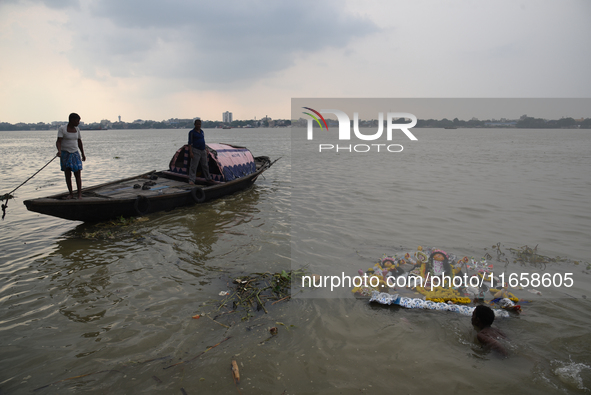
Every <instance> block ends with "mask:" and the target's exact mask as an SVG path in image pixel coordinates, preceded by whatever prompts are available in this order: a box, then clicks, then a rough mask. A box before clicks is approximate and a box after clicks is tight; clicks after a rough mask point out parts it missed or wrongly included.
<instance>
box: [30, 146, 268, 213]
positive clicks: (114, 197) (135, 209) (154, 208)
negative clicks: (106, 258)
mask: <svg viewBox="0 0 591 395" xmlns="http://www.w3.org/2000/svg"><path fill="white" fill-rule="evenodd" d="M257 159H258V158H257ZM271 165H272V163H271V162H270V161H269V159H268V158H266V157H264V159H261V160H257V170H256V172H255V173H252V174H249V175H247V176H245V177H241V178H238V179H235V180H232V181H229V182H219V183H215V184H213V185H212V184H207V183H205V182H203V183H201V184H199V183H198V182H199V181H198V180H197V181H196V182H197V185H189V184H188V182H187V180H186V178H183V177H180V176H178V175H174V174H170V172H168V171H160V172H157V171H151V172H148V173H144V174H140V175H138V176H136V177H130V178H126V179H123V180H118V181H115V182H111V183H106V184H101V185H97V186H93V187H89V188H84V189H83V190H82V196H83V197H82V199H69V200H67V199H66V197H67V196H68V193H62V194H59V195H53V196H48V197H44V198H38V199H31V200H26V201H24V204H25V206H26V207H27V209H28V210H29V211H33V212H36V213H40V214H45V215H51V216H54V217H59V218H63V219H68V220H72V221H84V222H100V221H107V220H110V219H115V218H120V217H137V216H142V215H146V214H150V213H155V212H159V211H170V210H172V209H174V208H177V207H183V206H188V205H193V204H201V203H204V202H207V201H211V200H215V199H218V198H220V197H223V196H226V195H230V194H233V193H236V192H239V191H242V190H245V189H247V188H249V187H251V186H252V185H253V184H254V182H255V181H256V179H257V178H258V177H259V175H261V174H262V173H263V172H264V171H265V170H267V169H268V168H269V167H270V166H271ZM151 179H156V180H155V181H151ZM150 182H152V183H153V184H154V185H152V186H151V187H150V188H149V189H148V188H146V189H142V188H137V186H138V185H140V184H138V183H144V184H146V183H150ZM134 186H135V187H134Z"/></svg>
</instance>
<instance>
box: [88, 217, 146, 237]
mask: <svg viewBox="0 0 591 395" xmlns="http://www.w3.org/2000/svg"><path fill="white" fill-rule="evenodd" d="M147 220H148V219H147V218H145V217H139V218H135V217H130V218H125V217H120V218H117V219H112V220H110V221H107V222H102V223H100V224H98V225H96V227H93V228H92V231H85V232H83V233H82V235H81V236H82V238H83V239H89V240H106V239H114V238H116V237H120V236H121V232H122V231H124V230H125V231H127V230H128V229H125V228H126V227H128V226H130V225H133V224H136V223H138V222H143V221H147ZM127 233H129V236H133V235H135V233H136V232H135V231H130V232H127Z"/></svg>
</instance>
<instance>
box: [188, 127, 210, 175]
mask: <svg viewBox="0 0 591 395" xmlns="http://www.w3.org/2000/svg"><path fill="white" fill-rule="evenodd" d="M189 148H190V150H189V155H190V156H191V167H190V168H189V184H191V185H195V175H196V174H197V166H198V165H199V164H201V173H202V174H203V177H204V178H205V180H206V181H211V176H210V175H209V165H208V164H207V150H206V149H205V135H204V134H203V130H201V119H200V118H197V119H196V120H195V127H194V128H193V130H191V131H190V132H189Z"/></svg>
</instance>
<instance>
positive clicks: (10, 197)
mask: <svg viewBox="0 0 591 395" xmlns="http://www.w3.org/2000/svg"><path fill="white" fill-rule="evenodd" d="M55 158H57V156H54V157H53V158H51V160H50V161H49V162H47V163H46V164H45V166H43V167H42V168H40V169H39V170H37V171H36V172H35V174H33V175H32V176H31V177H29V178H27V179H26V180H25V181H24V182H23V183H22V184H20V185H19V186H18V187H16V188H14V189H13V190H12V191H10V192H8V193H6V194H4V195H3V196H2V197H0V201H2V200H6V203H5V204H4V203H3V204H2V219H4V217H6V209H7V208H8V200H9V199H14V196H13V195H12V194H13V193H14V192H15V191H16V190H17V189H19V188H20V187H22V186H23V185H25V184H26V183H27V182H28V181H29V180H30V179H31V178H33V177H35V176H36V175H37V174H38V173H39V172H40V171H41V170H43V169H45V168H46V167H47V166H49V164H50V163H51V162H53V160H54V159H55Z"/></svg>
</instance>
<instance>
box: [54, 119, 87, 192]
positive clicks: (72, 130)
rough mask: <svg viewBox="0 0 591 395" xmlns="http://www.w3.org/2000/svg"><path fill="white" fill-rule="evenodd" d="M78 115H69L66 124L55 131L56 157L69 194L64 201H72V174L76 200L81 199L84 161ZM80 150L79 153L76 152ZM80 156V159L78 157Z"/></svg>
mask: <svg viewBox="0 0 591 395" xmlns="http://www.w3.org/2000/svg"><path fill="white" fill-rule="evenodd" d="M78 125H80V115H78V114H76V113H71V114H70V116H69V118H68V124H67V125H63V126H60V127H59V128H58V129H57V141H56V142H55V145H56V147H57V156H59V157H60V159H61V160H60V163H61V168H62V171H63V172H64V175H65V176H66V185H67V186H68V191H69V192H70V194H69V195H68V197H67V198H66V199H73V198H74V194H73V192H72V173H74V177H75V178H76V187H77V189H78V199H82V178H81V176H80V172H81V171H82V162H83V161H85V160H86V156H85V155H84V147H83V146H82V137H80V129H79V128H78ZM78 149H80V152H78ZM80 154H82V157H80Z"/></svg>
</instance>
